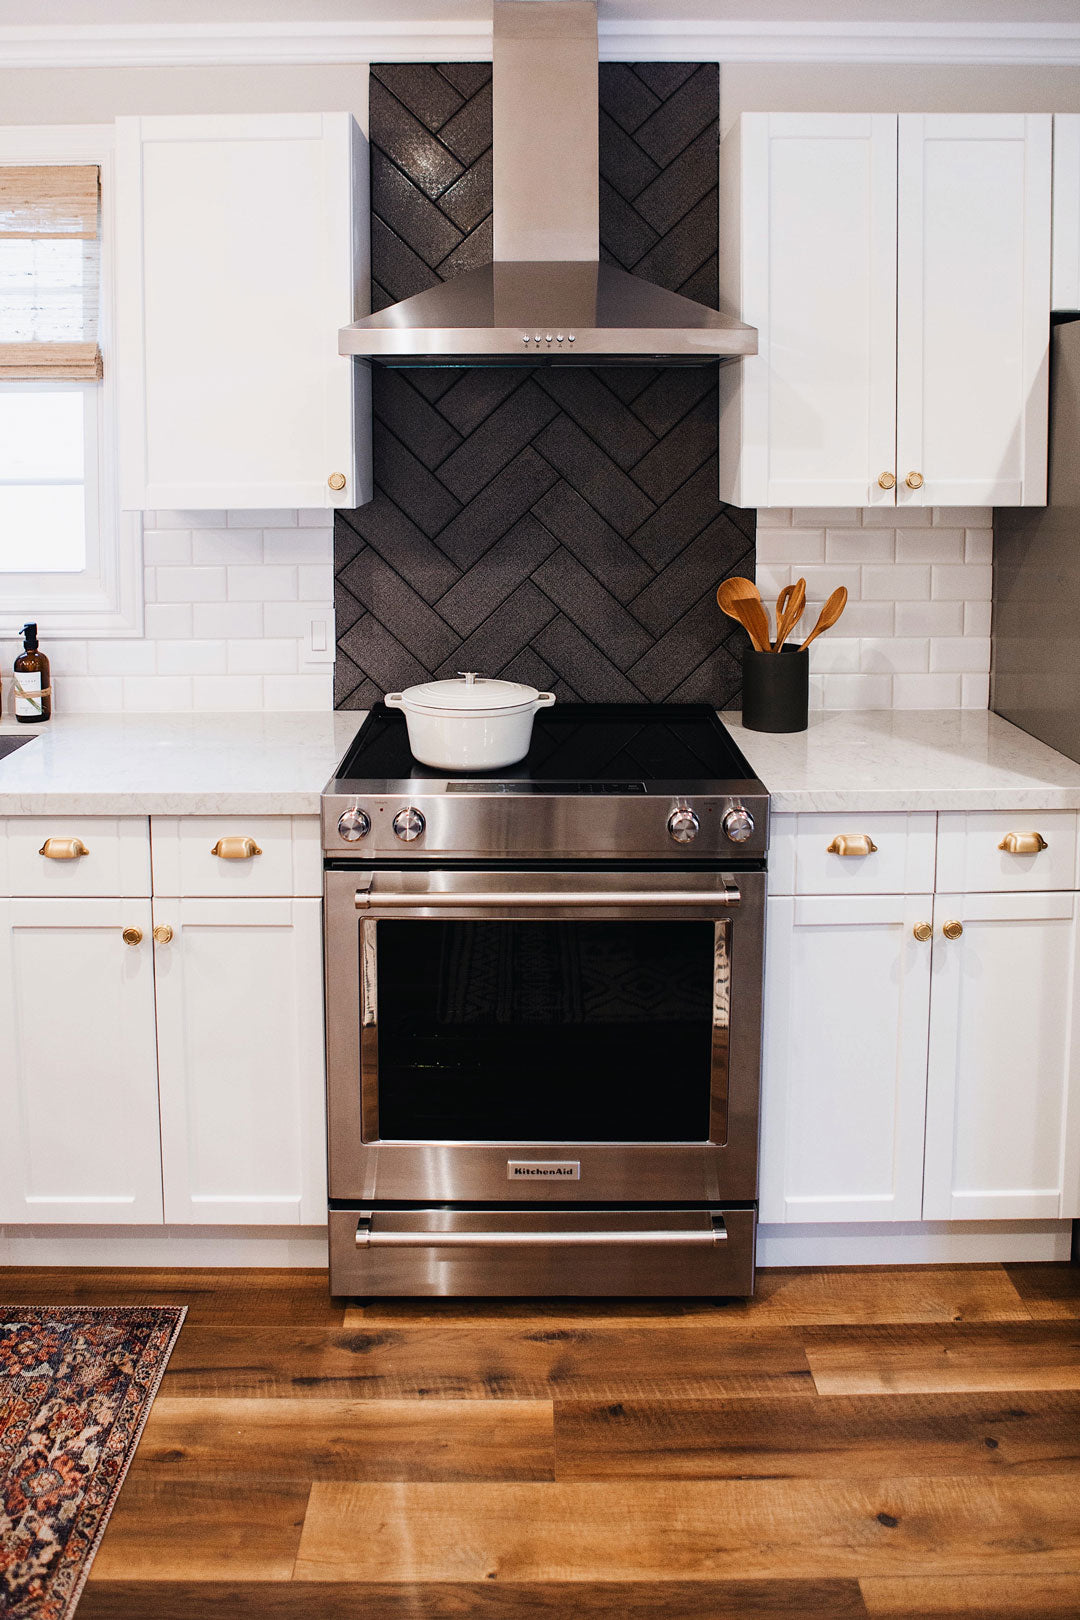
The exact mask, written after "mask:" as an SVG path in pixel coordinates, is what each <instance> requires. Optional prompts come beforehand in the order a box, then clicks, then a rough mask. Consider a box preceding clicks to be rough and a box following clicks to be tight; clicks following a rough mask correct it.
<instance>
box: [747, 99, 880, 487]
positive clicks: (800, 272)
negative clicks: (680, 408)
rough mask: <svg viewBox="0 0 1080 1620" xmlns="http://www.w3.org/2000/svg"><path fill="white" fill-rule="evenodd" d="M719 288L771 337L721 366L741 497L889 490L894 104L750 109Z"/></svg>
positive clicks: (762, 334) (761, 332)
mask: <svg viewBox="0 0 1080 1620" xmlns="http://www.w3.org/2000/svg"><path fill="white" fill-rule="evenodd" d="M720 197H721V204H720V206H721V221H720V293H721V304H722V306H723V307H724V308H726V309H727V310H729V311H730V312H731V313H732V314H735V313H737V314H738V315H739V316H740V318H741V319H742V320H744V321H749V322H750V323H751V324H752V325H754V326H756V327H757V328H758V333H759V339H758V341H759V345H760V348H759V352H758V354H756V355H754V356H750V357H748V358H747V359H745V360H739V361H735V362H732V363H730V364H728V365H724V366H721V368H720V402H721V403H720V493H721V496H722V497H723V499H725V500H728V501H731V502H733V503H734V504H735V505H736V506H868V505H870V504H872V503H874V502H886V501H887V502H888V504H890V505H891V504H892V500H893V497H892V494H891V493H888V492H886V491H885V490H883V489H881V488H880V487H879V486H878V485H877V483H876V479H877V477H878V475H879V473H880V474H886V475H888V477H891V475H892V472H893V468H894V463H895V449H894V443H895V418H896V118H895V116H894V115H892V114H888V113H886V114H875V115H868V116H856V115H848V114H831V113H750V114H746V115H744V116H743V117H742V118H741V119H740V120H739V123H738V125H736V126H735V128H734V129H733V130H732V131H731V133H730V134H729V135H728V136H726V137H725V140H724V143H723V146H722V148H721V183H720Z"/></svg>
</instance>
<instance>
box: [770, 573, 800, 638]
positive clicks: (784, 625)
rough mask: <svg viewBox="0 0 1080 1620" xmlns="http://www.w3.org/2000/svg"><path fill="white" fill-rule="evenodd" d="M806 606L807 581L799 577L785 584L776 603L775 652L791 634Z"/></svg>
mask: <svg viewBox="0 0 1080 1620" xmlns="http://www.w3.org/2000/svg"><path fill="white" fill-rule="evenodd" d="M805 606H806V581H805V579H797V580H796V581H795V583H794V585H785V586H784V588H783V590H782V591H781V592H780V596H779V599H778V601H777V604H776V643H775V645H774V647H773V652H779V651H780V649H781V647H782V646H783V645H784V642H785V641H786V640H787V638H788V636H790V634H791V632H792V631H793V630H794V628H795V626H796V625H797V624H798V622H799V620H800V619H801V618H802V613H803V609H804V608H805Z"/></svg>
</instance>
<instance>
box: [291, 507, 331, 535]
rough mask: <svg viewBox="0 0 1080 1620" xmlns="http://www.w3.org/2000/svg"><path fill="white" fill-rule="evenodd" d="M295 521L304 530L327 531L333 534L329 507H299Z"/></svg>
mask: <svg viewBox="0 0 1080 1620" xmlns="http://www.w3.org/2000/svg"><path fill="white" fill-rule="evenodd" d="M296 521H297V523H298V524H299V525H300V527H301V528H305V529H329V530H330V532H331V534H332V533H333V532H334V513H333V509H332V508H331V507H329V506H301V507H300V508H299V509H298V511H297V514H296Z"/></svg>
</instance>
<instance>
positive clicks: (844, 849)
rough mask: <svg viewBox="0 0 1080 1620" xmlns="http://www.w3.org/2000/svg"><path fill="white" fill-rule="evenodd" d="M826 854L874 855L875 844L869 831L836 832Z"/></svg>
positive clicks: (875, 852) (875, 851)
mask: <svg viewBox="0 0 1080 1620" xmlns="http://www.w3.org/2000/svg"><path fill="white" fill-rule="evenodd" d="M825 853H826V854H827V855H876V854H877V845H876V844H875V843H874V840H873V839H872V838H871V837H870V835H869V833H837V835H836V837H835V838H834V839H833V841H832V843H831V844H830V845H829V847H828V849H827V850H826V851H825Z"/></svg>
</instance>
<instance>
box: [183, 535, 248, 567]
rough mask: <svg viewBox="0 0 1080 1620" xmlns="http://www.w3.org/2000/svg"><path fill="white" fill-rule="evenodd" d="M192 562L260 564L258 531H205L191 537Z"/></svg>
mask: <svg viewBox="0 0 1080 1620" xmlns="http://www.w3.org/2000/svg"><path fill="white" fill-rule="evenodd" d="M192 561H193V562H196V563H199V564H210V565H213V564H215V563H222V564H225V563H261V562H262V531H261V530H259V529H254V530H252V529H206V530H204V531H203V533H201V534H195V535H193V536H192Z"/></svg>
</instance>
